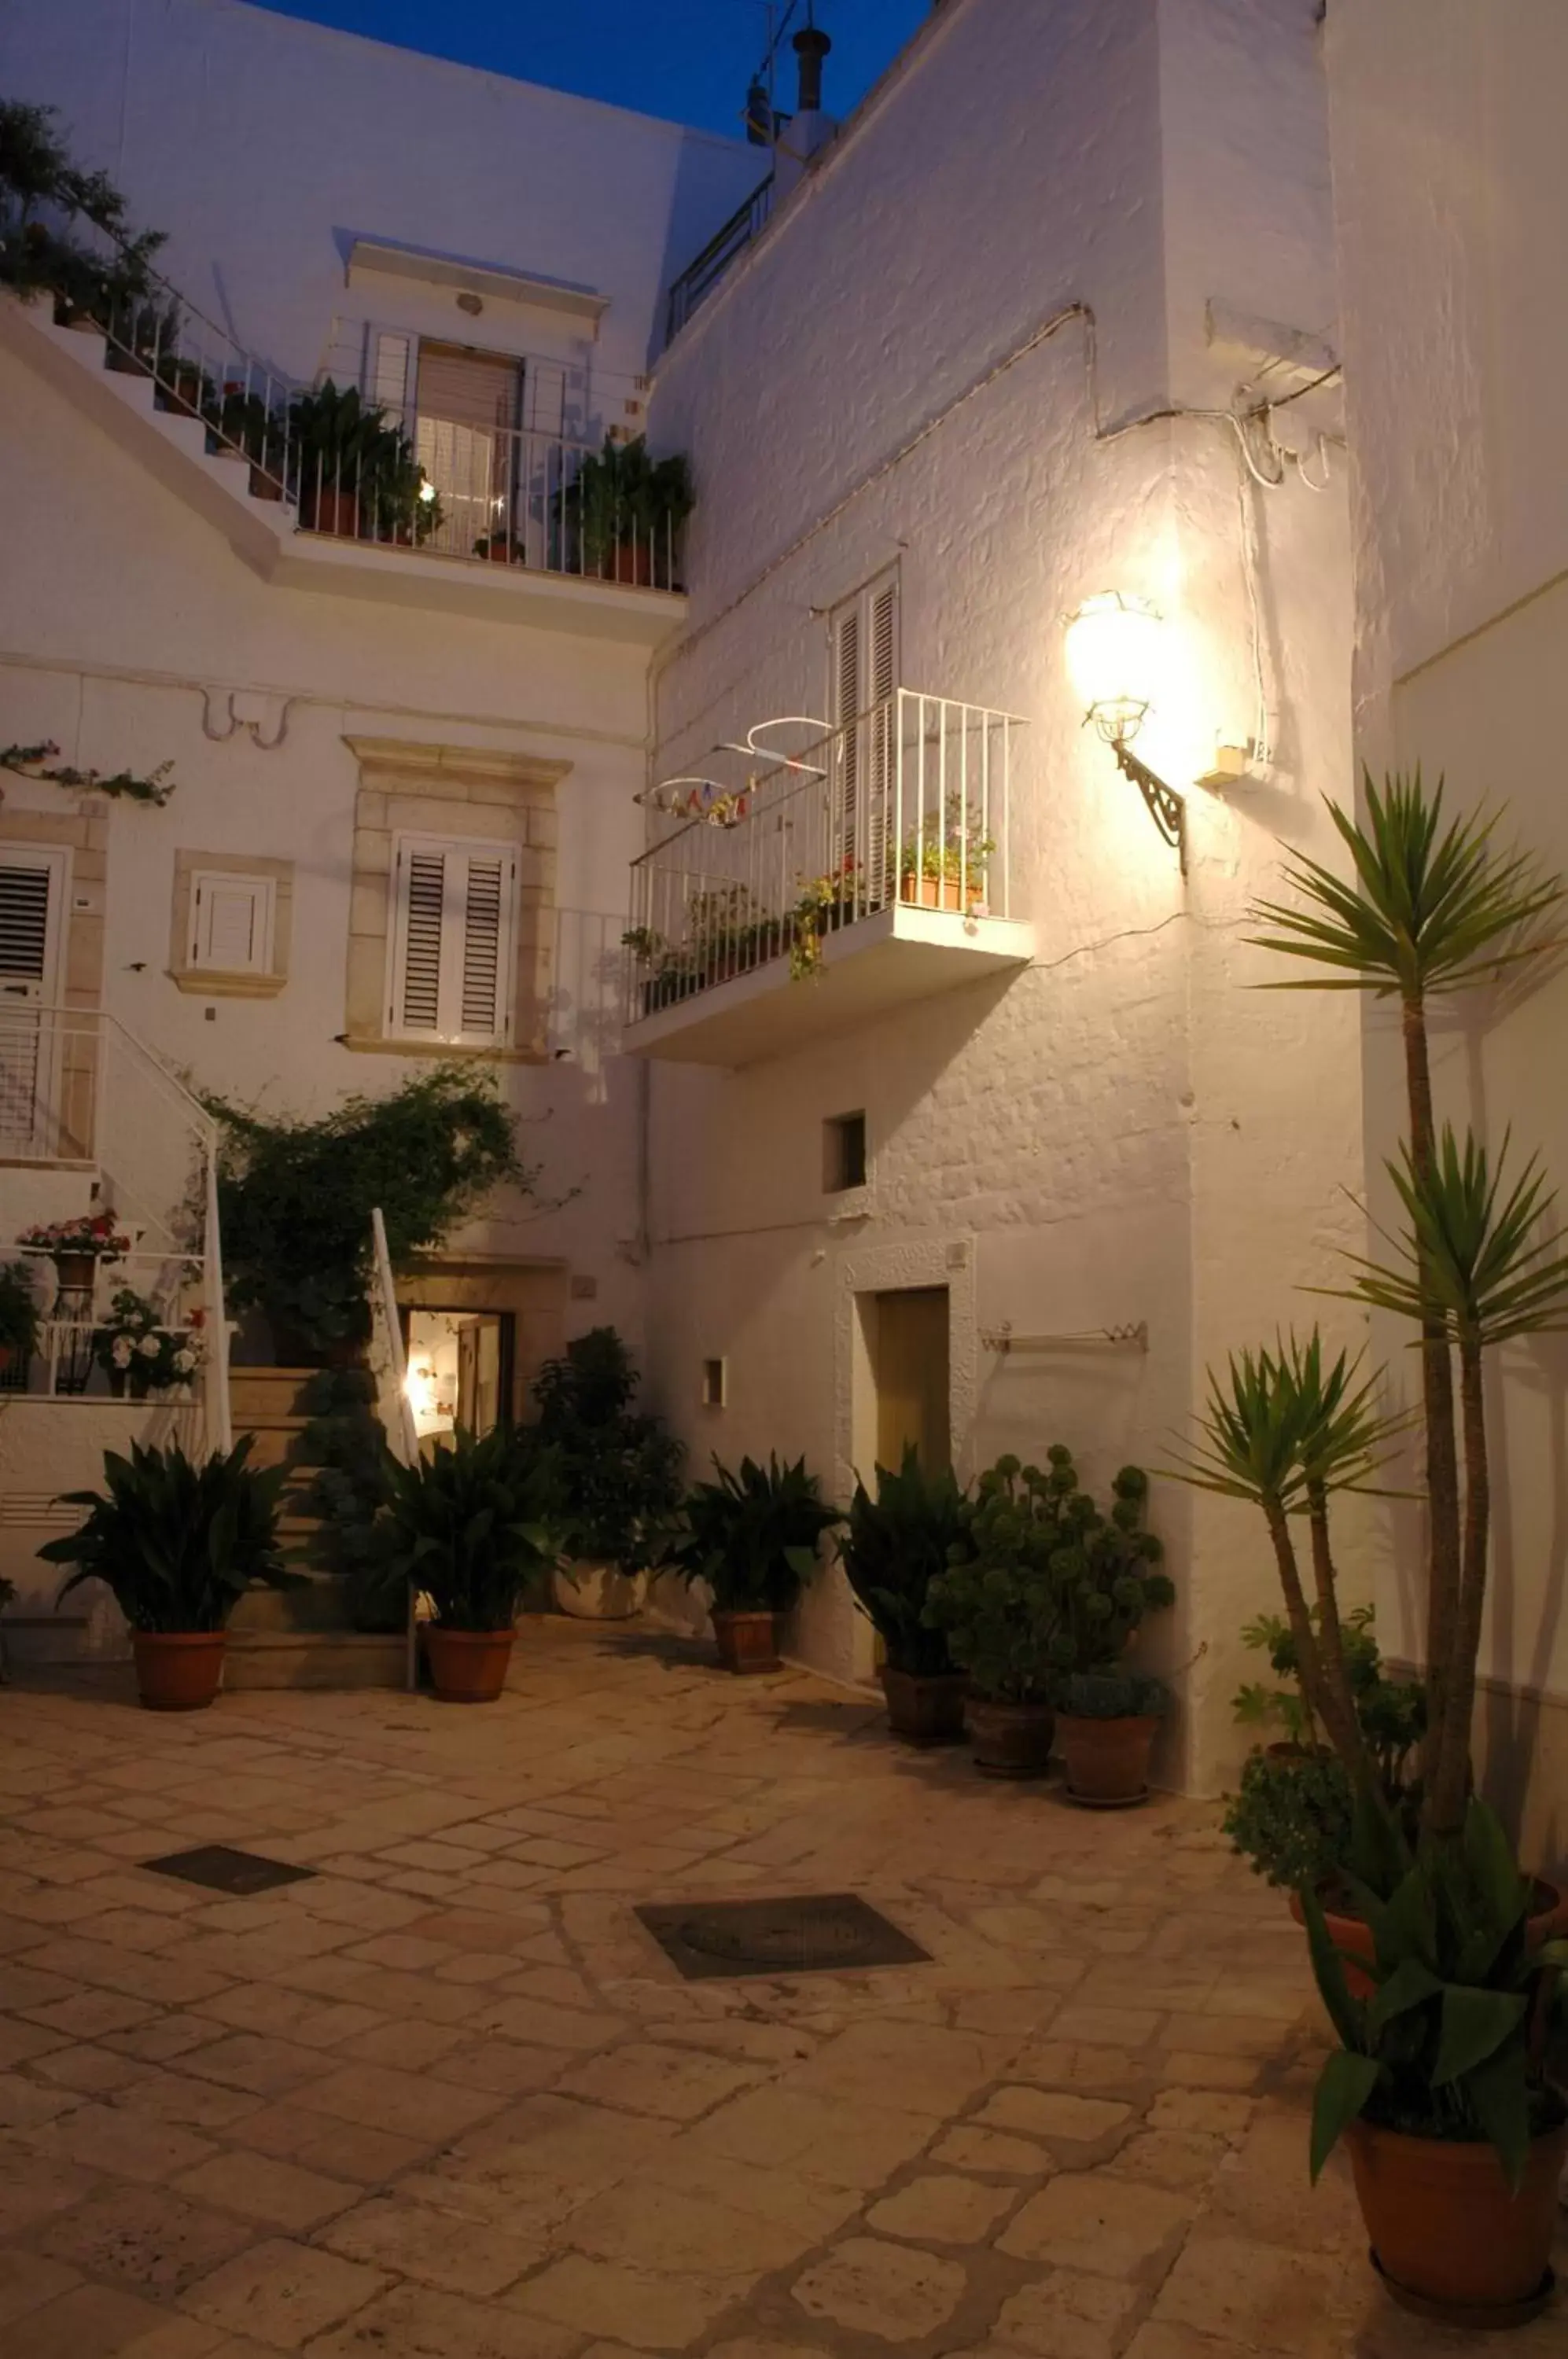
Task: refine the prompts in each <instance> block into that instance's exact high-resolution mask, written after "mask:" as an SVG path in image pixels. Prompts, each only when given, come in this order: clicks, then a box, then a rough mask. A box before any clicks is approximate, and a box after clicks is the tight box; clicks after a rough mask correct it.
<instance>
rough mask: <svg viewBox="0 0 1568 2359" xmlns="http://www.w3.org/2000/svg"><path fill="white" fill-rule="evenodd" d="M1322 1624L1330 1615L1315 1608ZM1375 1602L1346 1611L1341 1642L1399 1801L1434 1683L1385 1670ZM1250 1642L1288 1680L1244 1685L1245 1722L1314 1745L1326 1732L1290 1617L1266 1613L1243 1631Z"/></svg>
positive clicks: (1375, 1761) (1388, 1795) (1373, 1747)
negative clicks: (1304, 1683)
mask: <svg viewBox="0 0 1568 2359" xmlns="http://www.w3.org/2000/svg"><path fill="white" fill-rule="evenodd" d="M1309 1610H1310V1614H1311V1618H1312V1625H1313V1628H1314V1631H1317V1632H1319V1633H1320V1636H1321V1623H1322V1615H1321V1613H1320V1611H1319V1609H1318V1607H1317V1606H1315V1605H1313V1606H1312V1607H1311V1608H1310V1609H1309ZM1374 1619H1375V1609H1374V1608H1373V1607H1372V1606H1370V1605H1357V1606H1354V1607H1352V1608H1351V1610H1350V1611H1349V1612H1348V1613H1345V1614H1341V1616H1340V1641H1341V1647H1342V1649H1343V1652H1344V1657H1345V1671H1346V1675H1347V1677H1348V1680H1349V1685H1350V1693H1351V1699H1352V1701H1353V1702H1354V1704H1355V1708H1356V1718H1357V1720H1358V1721H1359V1722H1360V1724H1361V1734H1362V1738H1363V1740H1364V1742H1365V1744H1366V1746H1367V1752H1368V1754H1369V1756H1370V1758H1371V1761H1372V1766H1373V1767H1374V1769H1375V1770H1376V1772H1377V1782H1378V1785H1379V1787H1380V1788H1381V1789H1382V1792H1383V1795H1384V1797H1385V1799H1387V1800H1388V1801H1389V1802H1390V1803H1398V1802H1399V1800H1400V1799H1401V1797H1402V1796H1403V1795H1404V1793H1405V1790H1406V1788H1407V1785H1408V1782H1409V1777H1410V1761H1411V1756H1412V1755H1413V1754H1414V1753H1415V1751H1416V1749H1417V1747H1418V1746H1419V1745H1420V1744H1421V1737H1422V1735H1423V1734H1424V1732H1425V1727H1426V1690H1425V1689H1424V1688H1423V1687H1422V1685H1421V1681H1420V1680H1392V1679H1389V1678H1388V1676H1387V1674H1386V1673H1385V1671H1384V1669H1383V1658H1382V1654H1381V1651H1380V1650H1379V1647H1378V1645H1377V1636H1376V1635H1375V1631H1374V1627H1373V1624H1374ZM1241 1636H1242V1643H1243V1645H1244V1646H1247V1647H1253V1648H1254V1649H1257V1650H1260V1651H1262V1652H1264V1653H1266V1654H1267V1655H1268V1658H1269V1669H1271V1670H1272V1671H1273V1672H1274V1674H1275V1677H1276V1678H1277V1679H1279V1680H1286V1681H1288V1682H1289V1684H1288V1685H1286V1686H1284V1687H1265V1686H1264V1685H1263V1684H1262V1682H1261V1681H1254V1682H1249V1683H1248V1684H1247V1685H1246V1686H1244V1687H1241V1688H1238V1689H1237V1690H1236V1695H1235V1697H1234V1699H1233V1701H1232V1709H1233V1711H1234V1712H1235V1714H1236V1723H1237V1724H1238V1726H1240V1727H1243V1728H1279V1729H1280V1730H1282V1731H1283V1733H1284V1736H1285V1740H1286V1742H1287V1743H1289V1744H1291V1745H1302V1746H1306V1747H1308V1748H1310V1749H1312V1750H1313V1751H1316V1750H1318V1749H1320V1748H1321V1745H1322V1743H1323V1739H1322V1736H1321V1734H1320V1732H1319V1729H1318V1725H1317V1723H1316V1721H1315V1720H1314V1719H1313V1717H1312V1707H1311V1705H1310V1704H1309V1703H1308V1701H1307V1698H1306V1695H1305V1692H1304V1691H1303V1690H1302V1688H1301V1678H1300V1666H1299V1661H1298V1658H1297V1654H1296V1641H1295V1636H1294V1634H1293V1633H1292V1631H1291V1629H1290V1624H1289V1623H1288V1622H1286V1621H1284V1620H1283V1619H1282V1618H1281V1617H1280V1616H1279V1614H1258V1617H1257V1619H1256V1620H1255V1621H1252V1622H1249V1623H1248V1624H1247V1626H1246V1628H1245V1629H1244V1630H1243V1631H1242V1634H1241Z"/></svg>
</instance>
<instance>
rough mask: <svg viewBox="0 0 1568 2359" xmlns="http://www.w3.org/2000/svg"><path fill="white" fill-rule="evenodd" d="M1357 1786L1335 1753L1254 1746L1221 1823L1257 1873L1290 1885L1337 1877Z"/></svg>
mask: <svg viewBox="0 0 1568 2359" xmlns="http://www.w3.org/2000/svg"><path fill="white" fill-rule="evenodd" d="M1355 1800H1356V1796H1355V1790H1354V1788H1352V1786H1351V1782H1350V1775H1349V1772H1348V1771H1347V1770H1346V1768H1345V1764H1344V1762H1343V1761H1342V1760H1341V1759H1340V1757H1339V1756H1338V1754H1337V1753H1333V1752H1330V1751H1329V1750H1328V1749H1327V1748H1326V1747H1318V1748H1312V1747H1310V1746H1306V1745H1296V1746H1291V1747H1288V1748H1284V1749H1281V1750H1279V1751H1276V1752H1271V1753H1265V1752H1264V1751H1262V1749H1261V1748H1260V1747H1258V1746H1254V1748H1253V1750H1252V1751H1251V1752H1250V1753H1249V1754H1248V1755H1247V1759H1246V1761H1245V1762H1244V1763H1243V1764H1242V1769H1241V1777H1240V1780H1239V1782H1238V1785H1237V1788H1236V1792H1235V1793H1234V1794H1232V1795H1228V1796H1227V1797H1226V1800H1225V1818H1224V1820H1223V1821H1222V1822H1221V1823H1222V1824H1223V1826H1224V1828H1225V1833H1226V1834H1227V1835H1228V1836H1229V1837H1230V1840H1231V1843H1232V1844H1233V1845H1234V1847H1235V1849H1236V1851H1237V1852H1238V1853H1240V1854H1241V1855H1242V1857H1243V1858H1244V1859H1247V1860H1250V1862H1251V1864H1252V1869H1253V1873H1254V1875H1260V1876H1262V1877H1263V1879H1264V1881H1265V1882H1266V1883H1268V1884H1274V1885H1279V1886H1285V1887H1287V1888H1288V1889H1290V1890H1291V1891H1298V1890H1300V1889H1301V1887H1302V1886H1306V1885H1311V1886H1312V1888H1313V1889H1314V1890H1315V1889H1316V1888H1317V1886H1319V1885H1323V1884H1327V1883H1329V1882H1330V1881H1331V1880H1333V1879H1334V1877H1335V1875H1337V1872H1338V1870H1339V1868H1340V1865H1341V1864H1342V1863H1343V1861H1344V1860H1345V1856H1346V1854H1347V1851H1348V1848H1349V1843H1350V1829H1351V1820H1352V1816H1353V1813H1354V1809H1355Z"/></svg>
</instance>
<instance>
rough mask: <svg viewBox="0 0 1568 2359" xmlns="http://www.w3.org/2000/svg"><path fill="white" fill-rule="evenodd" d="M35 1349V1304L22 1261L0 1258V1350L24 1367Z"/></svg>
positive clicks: (26, 1271)
mask: <svg viewBox="0 0 1568 2359" xmlns="http://www.w3.org/2000/svg"><path fill="white" fill-rule="evenodd" d="M37 1350H38V1297H37V1295H36V1294H35V1293H34V1292H33V1274H32V1271H31V1270H30V1268H29V1267H28V1266H27V1263H26V1262H25V1261H0V1352H4V1353H6V1354H7V1355H8V1356H9V1357H11V1358H14V1359H16V1360H19V1361H21V1362H22V1364H23V1365H24V1366H25V1365H26V1364H27V1361H28V1360H30V1359H31V1358H32V1355H33V1353H35V1352H36V1351H37Z"/></svg>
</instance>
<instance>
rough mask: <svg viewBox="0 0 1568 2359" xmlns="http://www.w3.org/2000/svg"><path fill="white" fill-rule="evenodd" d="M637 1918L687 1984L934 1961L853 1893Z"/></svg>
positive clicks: (667, 1910)
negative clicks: (716, 1978) (743, 1976)
mask: <svg viewBox="0 0 1568 2359" xmlns="http://www.w3.org/2000/svg"><path fill="white" fill-rule="evenodd" d="M636 1913H637V1916H638V1918H640V1919H641V1921H642V1922H643V1924H644V1925H646V1926H647V1928H648V1931H649V1932H650V1933H651V1934H652V1935H653V1938H654V1940H656V1941H657V1942H658V1943H659V1948H660V1949H661V1950H662V1951H664V1953H665V1955H666V1956H667V1957H668V1958H670V1960H671V1961H672V1962H673V1963H674V1964H675V1965H677V1966H679V1968H680V1969H681V1973H682V1974H683V1975H684V1976H685V1978H686V1980H687V1981H688V1982H702V1981H703V1980H705V1979H707V1978H710V1977H713V1976H717V1975H721V1974H724V1975H738V1974H826V1973H842V1972H844V1970H846V1969H848V1968H850V1967H856V1966H908V1965H918V1964H920V1963H922V1962H926V1961H927V1960H928V1959H929V1956H930V1952H929V1951H925V1950H922V1949H921V1948H920V1944H919V1943H918V1942H916V1941H911V1940H910V1939H909V1935H908V1934H907V1933H901V1932H900V1931H899V1930H898V1926H897V1925H893V1924H890V1923H889V1922H888V1920H887V1918H886V1917H884V1916H882V1915H880V1914H879V1913H878V1911H877V1909H875V1908H870V1907H869V1906H868V1905H867V1903H866V1901H864V1900H862V1899H860V1898H859V1897H857V1895H856V1894H855V1893H853V1892H814V1893H811V1894H808V1895H806V1896H805V1897H789V1898H786V1899H781V1900H715V1901H704V1902H700V1903H689V1904H688V1905H686V1906H685V1907H681V1906H679V1905H674V1906H670V1905H662V1906H660V1907H658V1908H639V1909H637V1912H636Z"/></svg>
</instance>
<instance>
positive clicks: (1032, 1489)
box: [926, 1443, 1174, 1703]
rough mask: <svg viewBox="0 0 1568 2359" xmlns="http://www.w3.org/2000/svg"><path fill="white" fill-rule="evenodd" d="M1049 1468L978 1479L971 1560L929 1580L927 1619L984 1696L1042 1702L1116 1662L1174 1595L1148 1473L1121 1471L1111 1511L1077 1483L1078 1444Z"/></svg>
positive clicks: (1056, 1454) (1014, 1464) (1010, 1460)
mask: <svg viewBox="0 0 1568 2359" xmlns="http://www.w3.org/2000/svg"><path fill="white" fill-rule="evenodd" d="M1046 1459H1047V1465H1046V1469H1045V1470H1044V1471H1042V1470H1041V1469H1040V1467H1038V1466H1025V1465H1022V1464H1021V1463H1020V1462H1019V1461H1018V1459H1017V1458H1015V1457H1011V1456H1009V1457H1006V1458H999V1459H998V1460H997V1461H996V1465H995V1466H993V1467H991V1468H989V1469H988V1470H987V1471H986V1473H984V1474H982V1476H981V1477H980V1481H979V1484H978V1485H977V1488H976V1493H975V1502H974V1505H973V1506H972V1508H971V1509H970V1514H969V1536H968V1542H967V1549H968V1561H966V1562H955V1563H953V1565H952V1566H951V1567H950V1569H949V1571H947V1572H945V1573H943V1574H942V1577H941V1578H940V1580H938V1581H936V1582H933V1583H932V1584H931V1598H930V1601H929V1603H928V1605H927V1608H926V1614H927V1619H928V1620H929V1622H930V1623H931V1625H932V1626H933V1627H934V1628H936V1629H940V1630H944V1631H945V1632H946V1633H947V1637H948V1644H949V1646H950V1647H952V1650H953V1659H954V1661H955V1662H957V1663H958V1664H959V1665H960V1666H961V1667H962V1668H963V1669H964V1670H966V1671H967V1672H968V1673H969V1676H970V1678H971V1679H972V1680H973V1681H974V1683H975V1687H976V1688H977V1689H978V1690H979V1692H980V1693H981V1694H982V1695H985V1696H992V1697H995V1698H996V1699H998V1700H999V1701H1006V1702H1010V1703H1031V1702H1045V1701H1049V1700H1050V1697H1051V1692H1052V1686H1053V1682H1054V1681H1055V1680H1057V1679H1058V1678H1060V1677H1061V1676H1062V1675H1064V1674H1066V1673H1069V1672H1073V1671H1089V1670H1096V1669H1109V1668H1114V1667H1115V1666H1116V1664H1117V1663H1118V1662H1119V1661H1120V1658H1121V1655H1122V1651H1123V1649H1124V1647H1126V1644H1127V1637H1128V1636H1129V1635H1130V1633H1131V1632H1132V1631H1133V1630H1134V1629H1136V1628H1137V1626H1138V1623H1139V1622H1140V1621H1141V1620H1142V1618H1143V1616H1144V1614H1146V1613H1147V1612H1149V1610H1150V1609H1151V1608H1153V1607H1157V1606H1163V1605H1168V1604H1169V1603H1171V1598H1172V1596H1173V1594H1174V1592H1173V1591H1172V1589H1171V1582H1170V1581H1169V1580H1168V1579H1167V1577H1166V1575H1165V1574H1164V1573H1162V1572H1157V1571H1149V1570H1146V1568H1148V1567H1149V1566H1152V1565H1153V1564H1155V1563H1156V1561H1157V1560H1158V1559H1159V1557H1160V1542H1159V1541H1158V1540H1157V1539H1156V1538H1154V1536H1153V1534H1152V1533H1151V1532H1147V1531H1145V1530H1144V1529H1143V1527H1142V1516H1143V1506H1144V1501H1145V1499H1146V1498H1147V1496H1148V1491H1149V1483H1148V1478H1147V1476H1146V1475H1144V1474H1143V1473H1141V1471H1140V1470H1139V1469H1138V1467H1136V1466H1126V1467H1124V1468H1123V1469H1122V1471H1121V1473H1119V1474H1118V1475H1117V1476H1116V1484H1115V1485H1114V1488H1115V1493H1116V1497H1115V1503H1114V1505H1113V1506H1112V1509H1111V1513H1110V1515H1109V1516H1108V1517H1107V1516H1105V1515H1102V1514H1101V1512H1100V1510H1099V1508H1098V1507H1097V1506H1095V1504H1094V1500H1093V1499H1092V1498H1091V1497H1090V1495H1088V1493H1087V1492H1085V1491H1082V1490H1080V1488H1079V1486H1078V1470H1077V1468H1076V1467H1075V1466H1074V1464H1073V1453H1072V1451H1069V1450H1066V1449H1063V1448H1062V1445H1061V1443H1057V1444H1056V1445H1055V1446H1054V1447H1053V1448H1052V1449H1051V1450H1050V1451H1047V1453H1046Z"/></svg>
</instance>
